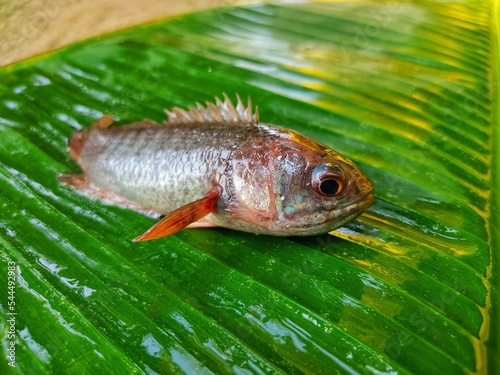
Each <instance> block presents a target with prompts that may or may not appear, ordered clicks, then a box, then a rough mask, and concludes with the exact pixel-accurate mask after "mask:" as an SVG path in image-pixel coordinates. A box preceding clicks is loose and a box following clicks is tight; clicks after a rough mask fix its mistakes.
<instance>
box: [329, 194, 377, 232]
mask: <svg viewBox="0 0 500 375" xmlns="http://www.w3.org/2000/svg"><path fill="white" fill-rule="evenodd" d="M374 201H375V196H374V195H373V189H371V190H369V191H367V192H366V193H364V194H363V195H361V196H360V197H358V198H357V199H356V200H354V201H351V202H349V203H348V204H346V205H344V206H342V207H340V208H339V209H338V210H340V216H339V217H340V218H341V220H338V221H336V220H334V222H335V228H338V227H339V226H342V225H343V224H345V223H347V222H349V221H351V220H353V219H355V218H356V217H358V216H359V215H361V214H362V213H363V212H364V211H365V210H366V209H367V208H368V207H370V206H371V205H372V204H373V202H374ZM335 228H333V229H335ZM333 229H332V230H333Z"/></svg>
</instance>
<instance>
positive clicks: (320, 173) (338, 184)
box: [311, 163, 344, 197]
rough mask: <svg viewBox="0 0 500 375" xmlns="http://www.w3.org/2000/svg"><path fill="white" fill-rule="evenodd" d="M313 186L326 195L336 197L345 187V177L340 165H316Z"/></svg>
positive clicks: (319, 192)
mask: <svg viewBox="0 0 500 375" xmlns="http://www.w3.org/2000/svg"><path fill="white" fill-rule="evenodd" d="M311 177H312V181H311V182H312V186H313V188H314V190H316V192H317V193H318V194H320V195H322V196H325V197H334V196H336V195H338V194H340V193H341V192H342V190H343V189H344V177H343V176H342V174H341V171H340V169H339V168H338V167H335V166H334V165H333V164H331V163H326V164H322V165H320V166H319V167H316V168H315V169H314V171H313V173H312V176H311Z"/></svg>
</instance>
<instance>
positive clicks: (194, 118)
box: [165, 94, 259, 125]
mask: <svg viewBox="0 0 500 375" xmlns="http://www.w3.org/2000/svg"><path fill="white" fill-rule="evenodd" d="M236 98H237V99H238V103H237V104H236V107H235V106H234V105H233V103H232V102H231V100H230V99H229V98H228V96H227V95H226V94H224V101H222V100H220V99H219V98H215V104H214V103H210V102H207V103H206V107H203V106H202V105H201V104H200V103H197V104H196V108H193V107H188V108H187V110H184V109H182V108H179V107H174V108H172V109H171V110H165V113H166V114H167V115H168V121H167V124H186V123H193V122H227V123H234V124H243V125H254V124H258V123H259V109H258V108H255V113H253V111H252V100H251V99H250V98H248V104H247V106H246V107H245V105H244V104H243V102H242V101H241V98H240V97H239V95H238V94H236Z"/></svg>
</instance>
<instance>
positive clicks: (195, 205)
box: [132, 185, 222, 242]
mask: <svg viewBox="0 0 500 375" xmlns="http://www.w3.org/2000/svg"><path fill="white" fill-rule="evenodd" d="M221 192H222V188H221V187H220V186H219V185H216V186H214V187H213V188H211V189H210V190H209V191H208V193H207V194H206V195H205V197H203V198H201V199H198V200H197V201H194V202H191V203H188V204H186V205H185V206H182V207H180V208H178V209H177V210H175V211H173V212H171V213H170V214H168V215H167V216H165V217H164V218H163V219H161V220H160V221H159V222H157V223H156V224H155V225H153V226H152V227H151V228H150V229H149V230H148V231H146V232H145V233H144V234H141V235H140V236H138V237H136V238H134V239H133V240H132V241H134V242H139V241H149V240H154V239H157V238H161V237H166V236H170V235H171V234H174V233H177V232H178V231H180V230H181V229H182V228H185V227H187V226H188V225H189V224H191V223H194V222H196V221H198V220H200V219H201V218H202V217H204V216H206V215H208V214H209V213H212V212H214V210H215V204H216V203H217V198H219V195H220V193H221Z"/></svg>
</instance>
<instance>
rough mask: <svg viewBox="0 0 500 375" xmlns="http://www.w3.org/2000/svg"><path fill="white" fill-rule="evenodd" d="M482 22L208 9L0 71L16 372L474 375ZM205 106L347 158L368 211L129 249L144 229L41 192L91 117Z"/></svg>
mask: <svg viewBox="0 0 500 375" xmlns="http://www.w3.org/2000/svg"><path fill="white" fill-rule="evenodd" d="M491 18H492V10H491V9H490V5H489V4H487V3H485V5H484V6H483V5H481V2H472V1H470V2H467V1H465V2H457V3H426V2H415V3H412V2H407V3H399V2H396V3H376V2H372V3H369V2H365V3H356V2H349V3H316V4H302V5H301V4H295V5H283V6H273V5H261V6H254V7H246V8H227V9H220V10H215V11H207V12H202V13H197V14H193V15H188V16H184V17H181V18H178V19H172V20H169V21H165V22H161V23H157V24H153V25H147V26H143V27H136V28H133V29H130V30H127V31H123V32H119V33H116V34H112V35H109V36H105V37H102V38H98V39H94V40H89V41H86V42H83V43H80V44H76V45H74V46H71V47H69V48H66V49H63V50H61V51H58V52H55V53H53V54H50V55H47V56H42V57H40V58H36V59H33V60H30V61H27V62H24V63H19V64H17V65H15V66H12V67H9V68H4V69H3V70H2V71H0V186H1V187H2V188H1V190H2V194H1V197H0V207H1V210H2V215H1V216H0V234H1V236H2V237H1V242H0V244H1V245H0V247H1V248H2V249H3V251H2V252H1V253H0V258H1V263H2V271H1V272H0V283H1V285H6V284H7V272H6V269H7V262H8V261H14V262H16V263H17V265H18V270H19V281H18V285H17V291H16V303H17V304H16V308H17V310H16V311H17V313H18V315H17V324H16V329H17V331H16V335H17V338H18V341H19V344H18V345H17V352H16V355H17V357H16V362H17V367H16V369H17V371H14V372H16V373H20V374H21V373H43V372H44V371H49V372H58V373H75V374H76V373H106V372H109V373H111V372H113V373H122V374H126V373H127V374H128V373H137V374H139V373H150V374H152V373H172V372H175V373H198V374H204V373H207V374H209V373H217V374H219V373H280V372H284V373H290V374H292V373H316V374H319V373H325V374H326V373H337V372H344V373H376V374H380V373H392V374H394V373H399V374H407V373H422V374H457V373H469V372H484V371H486V367H487V363H488V361H489V357H490V353H491V352H492V350H493V349H491V348H489V347H488V346H487V345H486V340H487V338H488V335H489V334H491V329H492V328H491V327H490V324H491V323H492V322H491V320H490V310H489V309H490V307H491V306H492V305H493V306H496V304H497V300H496V299H492V288H493V286H492V280H493V278H495V277H496V275H497V270H498V264H496V259H495V258H494V256H493V254H492V246H493V244H494V241H495V237H494V236H495V233H497V232H492V226H493V219H492V217H491V213H492V212H493V211H494V208H495V206H494V201H493V198H492V195H491V190H492V184H493V182H492V181H493V180H492V178H493V177H492V176H494V174H493V173H492V171H493V165H494V163H495V162H496V161H495V159H494V151H495V149H494V146H493V141H492V140H493V139H495V138H494V137H495V136H497V135H495V134H494V129H495V128H494V126H493V123H494V121H495V118H496V117H495V116H496V115H497V112H496V111H497V110H498V108H496V103H495V102H494V100H495V97H494V94H495V93H494V91H493V90H492V87H493V85H492V82H493V81H492V80H493V79H494V77H496V74H497V72H496V71H495V64H496V60H494V58H495V56H494V55H492V52H493V51H494V37H495V34H494V31H493V30H492V25H491ZM223 92H225V93H227V94H228V95H230V96H234V93H236V92H237V93H239V94H240V95H241V96H242V97H246V96H247V95H249V96H251V97H252V99H253V101H254V103H256V104H257V105H258V106H259V110H260V113H261V119H262V120H263V121H264V122H267V123H274V124H279V125H282V126H285V127H289V128H292V129H295V130H298V131H300V132H302V133H304V134H306V135H308V136H310V137H312V138H314V139H317V140H319V141H321V142H323V143H325V144H327V145H329V146H330V147H332V148H334V149H335V150H338V151H339V152H341V153H343V154H344V155H346V156H347V157H349V158H351V159H353V160H355V161H356V162H357V163H358V164H359V165H360V166H361V168H362V169H363V170H364V171H365V172H366V173H367V175H368V176H369V177H370V178H371V180H372V181H373V183H374V186H375V189H376V198H377V199H376V202H375V204H374V205H373V206H372V207H371V208H370V209H369V210H368V211H367V212H366V213H365V214H364V215H363V216H361V217H360V218H359V219H358V220H356V221H355V222H353V223H351V224H349V225H347V226H345V227H343V228H340V229H339V230H338V231H336V234H337V236H335V237H334V236H329V235H323V236H315V237H307V238H274V237H267V236H256V235H252V234H245V233H240V232H236V231H230V230H224V229H197V230H183V231H181V232H179V233H178V234H176V235H174V236H171V237H168V238H166V239H162V240H158V241H151V242H147V243H132V242H131V239H132V238H133V237H134V236H136V235H138V234H140V233H142V232H143V231H144V230H145V229H147V228H148V227H149V226H151V225H152V223H153V220H152V219H149V218H147V217H144V216H141V215H140V214H137V213H135V212H131V211H128V210H125V209H121V208H118V207H113V206H107V205H104V204H102V203H101V202H99V201H95V200H92V199H89V198H87V197H85V196H82V195H80V194H78V193H77V192H74V191H72V190H69V189H67V188H65V187H62V186H59V185H58V183H57V181H56V175H57V174H58V173H62V172H68V171H77V170H78V167H77V166H76V165H75V163H74V162H72V161H70V160H69V157H68V152H67V150H66V142H67V138H68V136H69V135H70V134H71V133H72V132H73V131H74V130H75V129H79V128H82V127H87V126H89V125H90V124H91V123H92V122H93V121H94V120H95V119H97V118H99V117H100V116H102V115H103V114H106V113H110V114H112V115H114V116H115V118H116V119H117V121H118V122H119V123H121V124H125V123H130V122H133V121H136V120H141V119H145V118H147V119H152V120H155V121H164V120H165V115H164V113H163V111H162V110H163V109H164V108H170V107H173V106H187V105H193V104H195V103H196V102H204V101H207V100H212V99H213V97H214V96H221V94H222V93H223ZM497 188H498V186H497ZM496 209H497V210H498V207H497V208H496ZM492 236H493V237H492ZM492 262H493V263H492ZM493 291H494V288H493ZM0 301H1V309H2V310H3V312H4V313H5V314H3V315H2V324H3V325H4V326H5V327H7V322H6V319H7V315H6V313H7V293H3V292H2V293H1V294H0ZM495 327H496V326H495V325H494V326H493V328H495ZM4 350H5V351H6V350H7V347H6V344H5V338H4ZM2 366H6V364H5V362H3V363H2ZM11 370H12V369H11ZM2 373H3V372H2Z"/></svg>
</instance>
